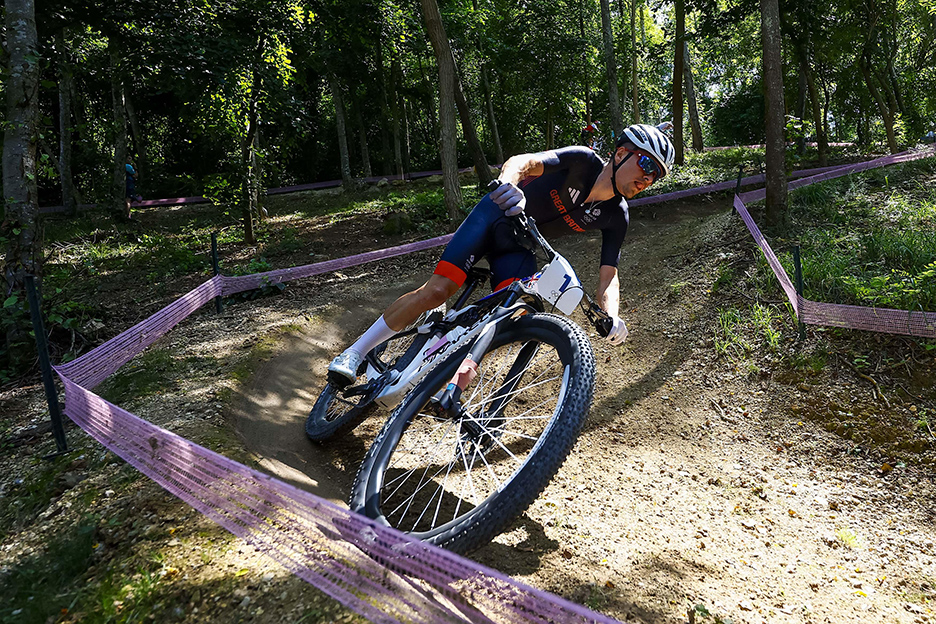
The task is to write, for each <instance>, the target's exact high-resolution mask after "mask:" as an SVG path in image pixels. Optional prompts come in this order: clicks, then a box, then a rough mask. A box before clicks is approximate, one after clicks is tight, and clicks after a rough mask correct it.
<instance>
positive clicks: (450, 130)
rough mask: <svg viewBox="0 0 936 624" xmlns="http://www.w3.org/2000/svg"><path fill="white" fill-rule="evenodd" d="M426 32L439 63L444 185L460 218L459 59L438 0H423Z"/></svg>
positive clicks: (450, 210) (448, 200)
mask: <svg viewBox="0 0 936 624" xmlns="http://www.w3.org/2000/svg"><path fill="white" fill-rule="evenodd" d="M420 4H421V6H422V12H423V20H424V21H425V23H426V32H427V33H428V34H429V40H430V41H431V42H432V49H433V50H434V51H435V57H436V64H437V65H438V67H439V125H440V126H441V129H440V135H441V139H442V140H441V159H442V189H443V195H444V197H445V208H446V209H447V210H448V214H449V219H451V221H452V223H455V222H456V221H458V220H459V218H460V216H461V215H460V208H461V186H459V184H458V154H457V151H456V147H457V146H456V142H455V89H456V85H455V82H456V80H457V77H456V75H455V61H454V58H453V57H452V49H451V47H450V46H449V41H448V37H447V36H446V34H445V27H444V26H443V25H442V15H441V14H440V13H439V5H438V4H437V3H436V0H420Z"/></svg>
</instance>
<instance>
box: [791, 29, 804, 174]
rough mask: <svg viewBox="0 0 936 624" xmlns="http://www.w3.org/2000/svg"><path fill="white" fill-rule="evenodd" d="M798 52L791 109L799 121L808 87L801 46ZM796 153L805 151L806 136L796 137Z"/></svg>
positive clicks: (801, 118) (802, 114)
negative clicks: (793, 101) (794, 103)
mask: <svg viewBox="0 0 936 624" xmlns="http://www.w3.org/2000/svg"><path fill="white" fill-rule="evenodd" d="M798 54H799V57H800V65H801V67H800V71H799V87H798V90H797V92H796V108H795V109H794V111H793V114H794V115H795V116H796V118H797V119H799V120H800V121H801V122H802V121H803V117H804V116H805V115H806V90H807V88H808V86H807V84H806V72H804V71H802V63H803V54H804V53H803V50H802V47H801V46H800V47H798ZM796 153H797V154H798V155H799V156H802V155H803V154H805V153H806V136H805V135H800V136H797V137H796Z"/></svg>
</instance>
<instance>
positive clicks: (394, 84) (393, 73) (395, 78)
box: [390, 53, 405, 179]
mask: <svg viewBox="0 0 936 624" xmlns="http://www.w3.org/2000/svg"><path fill="white" fill-rule="evenodd" d="M399 84H400V60H399V58H397V55H396V54H395V53H394V55H393V58H392V59H391V60H390V96H391V102H392V105H391V108H390V112H391V115H392V117H393V162H394V165H395V169H394V171H395V172H396V175H397V176H399V177H400V178H401V179H402V178H403V174H404V170H403V152H402V146H401V140H400V126H401V123H400V121H401V119H402V116H403V114H404V112H405V109H404V107H403V105H402V103H401V99H402V96H401V95H400V94H399V93H398V91H397V89H398V85H399Z"/></svg>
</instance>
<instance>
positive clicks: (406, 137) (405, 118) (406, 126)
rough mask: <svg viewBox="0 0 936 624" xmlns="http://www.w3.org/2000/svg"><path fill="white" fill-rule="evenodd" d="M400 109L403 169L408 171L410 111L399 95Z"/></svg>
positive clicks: (409, 161)
mask: <svg viewBox="0 0 936 624" xmlns="http://www.w3.org/2000/svg"><path fill="white" fill-rule="evenodd" d="M400 109H401V110H402V111H403V170H404V171H406V173H407V174H408V173H409V170H410V168H411V167H410V164H411V159H410V155H411V151H410V123H409V120H410V112H409V111H408V110H407V109H406V100H405V99H404V98H403V95H402V94H401V95H400Z"/></svg>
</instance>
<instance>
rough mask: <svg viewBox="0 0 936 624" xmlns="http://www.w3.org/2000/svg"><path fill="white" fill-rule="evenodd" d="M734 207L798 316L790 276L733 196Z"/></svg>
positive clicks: (797, 306) (741, 205)
mask: <svg viewBox="0 0 936 624" xmlns="http://www.w3.org/2000/svg"><path fill="white" fill-rule="evenodd" d="M734 207H735V209H736V210H737V211H738V214H739V215H741V219H742V220H743V221H744V224H745V225H746V226H747V228H748V231H749V232H750V233H751V236H753V237H754V242H755V243H757V246H758V247H760V250H761V252H763V254H764V257H765V258H766V259H767V264H769V265H770V268H771V269H773V272H774V275H776V276H777V279H778V280H779V281H780V286H781V287H782V288H783V292H785V293H786V296H787V299H789V300H790V304H791V305H792V306H793V311H794V312H796V314H797V316H798V315H799V303H798V300H797V298H796V297H797V295H796V287H795V286H793V282H791V281H790V276H789V275H787V272H786V269H784V268H783V265H782V264H780V260H778V259H777V255H776V254H775V253H774V252H773V249H771V248H770V244H769V243H768V242H767V239H766V238H764V235H763V234H761V231H760V228H758V227H757V224H756V223H754V219H753V218H752V217H751V213H749V212H748V211H747V208H746V207H745V206H744V203H742V201H741V199H740V198H739V197H738V196H737V195H735V198H734Z"/></svg>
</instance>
